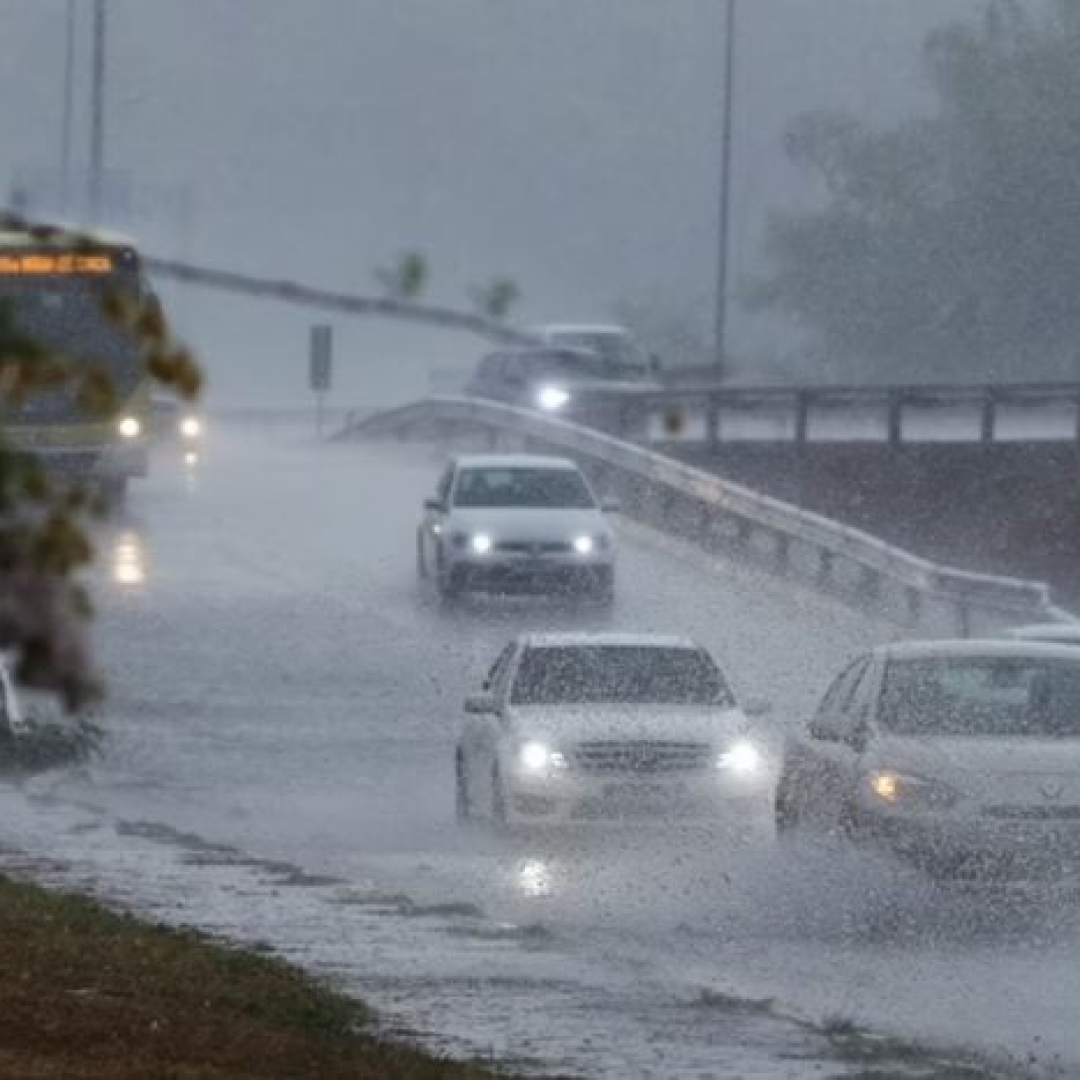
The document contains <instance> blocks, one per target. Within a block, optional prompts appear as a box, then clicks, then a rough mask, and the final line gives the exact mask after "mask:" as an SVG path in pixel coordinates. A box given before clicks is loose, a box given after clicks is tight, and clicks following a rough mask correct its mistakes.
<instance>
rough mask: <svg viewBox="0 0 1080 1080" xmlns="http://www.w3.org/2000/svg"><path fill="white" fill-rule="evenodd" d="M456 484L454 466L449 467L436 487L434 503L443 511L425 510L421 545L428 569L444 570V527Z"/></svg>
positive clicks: (428, 507) (430, 507) (430, 508)
mask: <svg viewBox="0 0 1080 1080" xmlns="http://www.w3.org/2000/svg"><path fill="white" fill-rule="evenodd" d="M453 483H454V466H453V465H448V466H447V467H446V469H445V470H444V471H443V474H442V476H440V477H439V482H438V484H437V485H436V487H435V498H434V500H433V501H434V503H435V504H436V505H437V506H438V507H440V508H441V509H436V508H435V507H434V506H430V505H429V506H426V507H425V510H424V520H423V522H422V523H421V526H420V543H421V549H422V550H421V557H422V558H423V560H424V564H425V566H427V567H429V568H430V567H434V568H436V569H438V570H441V569H442V565H443V549H442V545H443V540H444V536H443V533H444V526H445V524H446V519H447V514H448V512H449V510H450V490H451V488H452V487H453Z"/></svg>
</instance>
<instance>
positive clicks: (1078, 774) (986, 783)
mask: <svg viewBox="0 0 1080 1080" xmlns="http://www.w3.org/2000/svg"><path fill="white" fill-rule="evenodd" d="M868 758H869V760H870V764H871V767H882V768H890V769H896V770H897V771H898V772H904V771H908V772H911V773H913V774H914V775H916V776H919V777H922V778H924V779H927V780H938V781H941V782H943V783H945V784H948V785H949V786H951V787H952V788H954V789H955V790H956V791H958V792H959V793H960V794H962V795H965V796H967V797H969V798H972V799H978V800H980V801H984V802H985V801H991V802H995V803H1002V804H1005V803H1042V802H1045V801H1047V800H1048V799H1049V800H1051V801H1057V802H1061V803H1071V804H1075V805H1080V739H1034V738H1024V737H1015V738H935V739H926V738H920V739H906V738H899V737H896V736H889V737H886V738H881V739H876V740H874V743H873V745H872V747H871V751H870V753H869V754H868Z"/></svg>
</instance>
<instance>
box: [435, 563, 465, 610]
mask: <svg viewBox="0 0 1080 1080" xmlns="http://www.w3.org/2000/svg"><path fill="white" fill-rule="evenodd" d="M438 582H439V598H440V599H441V600H442V601H443V602H444V603H447V604H452V603H453V602H454V601H455V600H456V599H457V598H458V597H459V596H460V595H461V583H460V581H459V580H458V579H457V577H456V575H455V574H454V571H453V569H450V570H445V571H443V573H441V574H440V575H439V578H438Z"/></svg>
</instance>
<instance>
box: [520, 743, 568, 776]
mask: <svg viewBox="0 0 1080 1080" xmlns="http://www.w3.org/2000/svg"><path fill="white" fill-rule="evenodd" d="M517 759H518V765H520V766H521V770H522V772H527V773H532V774H533V775H537V774H539V773H546V772H548V771H549V770H551V769H562V768H565V767H566V758H565V757H564V756H563V755H562V754H561V753H559V751H558V750H551V749H549V748H548V747H547V745H545V744H544V743H542V742H535V741H532V742H527V743H522V745H521V748H520V749H519V750H518V756H517Z"/></svg>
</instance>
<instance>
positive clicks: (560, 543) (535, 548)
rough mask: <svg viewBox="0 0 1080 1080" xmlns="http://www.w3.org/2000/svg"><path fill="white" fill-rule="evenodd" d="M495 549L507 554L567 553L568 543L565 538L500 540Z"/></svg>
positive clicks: (568, 549)
mask: <svg viewBox="0 0 1080 1080" xmlns="http://www.w3.org/2000/svg"><path fill="white" fill-rule="evenodd" d="M495 550H496V551H503V552H506V553H507V554H508V555H569V554H570V544H569V542H568V541H566V540H500V541H498V542H497V543H496V544H495Z"/></svg>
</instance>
